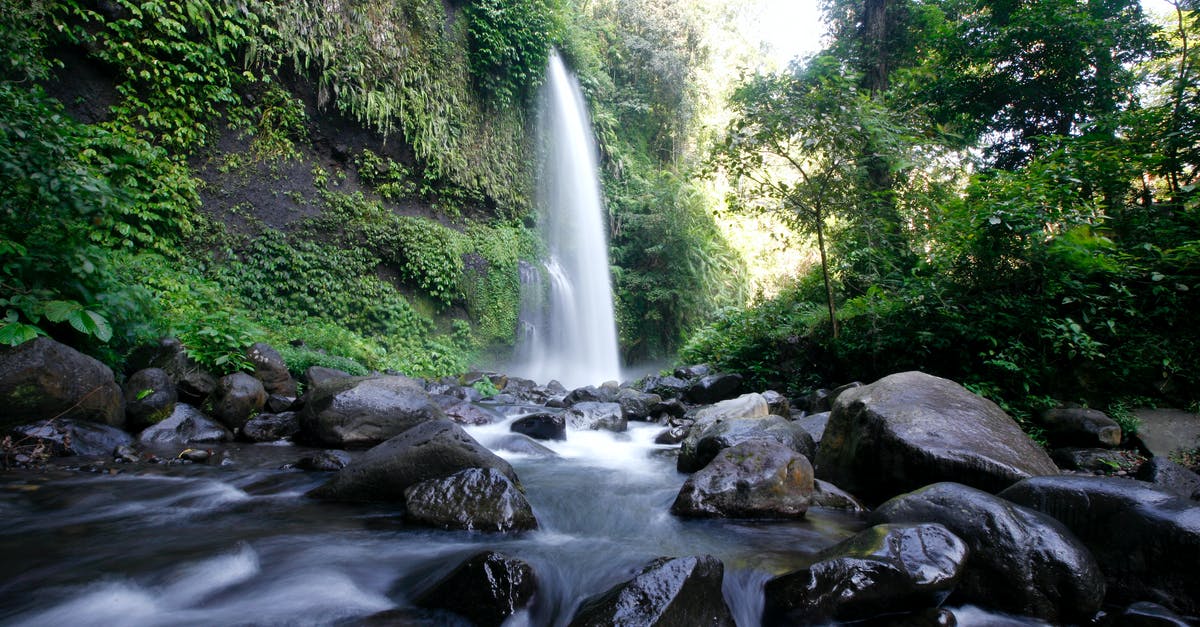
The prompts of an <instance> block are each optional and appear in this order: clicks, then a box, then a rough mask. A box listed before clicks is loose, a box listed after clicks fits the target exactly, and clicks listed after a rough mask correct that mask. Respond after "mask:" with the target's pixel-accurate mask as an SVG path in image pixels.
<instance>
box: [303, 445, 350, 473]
mask: <svg viewBox="0 0 1200 627" xmlns="http://www.w3.org/2000/svg"><path fill="white" fill-rule="evenodd" d="M348 465H350V454H349V453H347V452H346V451H338V450H328V451H319V452H316V453H313V454H312V455H308V456H306V457H303V458H301V459H300V460H299V461H297V462H296V467H297V468H299V469H301V470H315V471H318V472H333V471H336V470H341V469H343V468H345V467H346V466H348Z"/></svg>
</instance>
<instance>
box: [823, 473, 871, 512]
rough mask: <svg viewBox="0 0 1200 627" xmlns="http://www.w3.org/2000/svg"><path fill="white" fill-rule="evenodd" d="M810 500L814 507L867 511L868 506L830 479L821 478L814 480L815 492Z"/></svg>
mask: <svg viewBox="0 0 1200 627" xmlns="http://www.w3.org/2000/svg"><path fill="white" fill-rule="evenodd" d="M810 500H811V503H810V504H811V505H812V507H824V508H827V509H841V510H846V511H849V512H865V511H867V506H866V505H863V504H862V502H861V501H859V500H858V499H857V498H854V495H853V494H850V493H849V492H847V491H845V490H843V489H841V488H839V487H837V486H835V485H833V484H832V483H829V482H828V481H821V480H820V479H816V480H814V481H813V492H812V498H811V499H810Z"/></svg>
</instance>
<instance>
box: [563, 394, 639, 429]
mask: <svg viewBox="0 0 1200 627" xmlns="http://www.w3.org/2000/svg"><path fill="white" fill-rule="evenodd" d="M563 418H565V419H566V421H567V425H569V426H570V427H571V428H572V429H577V430H579V431H600V430H604V431H615V432H618V433H619V432H621V431H625V430H626V429H627V428H629V422H628V421H627V420H625V416H624V415H623V414H622V412H621V405H620V404H618V403H595V402H591V401H585V402H580V403H575V404H574V405H572V406H570V407H568V408H567V410H566V411H564V412H563Z"/></svg>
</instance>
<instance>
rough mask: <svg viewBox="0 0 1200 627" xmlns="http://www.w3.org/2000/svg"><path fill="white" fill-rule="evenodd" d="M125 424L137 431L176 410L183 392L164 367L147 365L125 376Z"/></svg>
mask: <svg viewBox="0 0 1200 627" xmlns="http://www.w3.org/2000/svg"><path fill="white" fill-rule="evenodd" d="M124 394H125V426H126V428H128V429H129V430H130V431H133V432H137V431H141V430H142V429H145V428H146V427H148V426H150V425H152V424H154V423H156V422H158V421H160V420H162V419H163V418H166V417H167V416H170V415H171V412H173V411H175V403H176V402H178V401H179V396H178V394H176V392H175V384H174V383H172V382H171V377H170V376H168V375H167V371H166V370H163V369H162V368H143V369H142V370H138V371H137V372H135V373H133V374H132V375H130V377H129V378H128V379H126V380H125V387H124Z"/></svg>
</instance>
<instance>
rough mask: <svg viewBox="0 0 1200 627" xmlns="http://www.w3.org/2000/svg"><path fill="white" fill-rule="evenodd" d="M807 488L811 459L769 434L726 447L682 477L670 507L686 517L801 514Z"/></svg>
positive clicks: (810, 481)
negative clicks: (775, 440)
mask: <svg viewBox="0 0 1200 627" xmlns="http://www.w3.org/2000/svg"><path fill="white" fill-rule="evenodd" d="M812 491H813V469H812V464H810V463H809V461H808V459H807V458H805V457H804V456H803V455H801V454H799V453H797V452H796V451H794V450H792V449H791V448H789V447H787V446H784V445H783V444H779V443H777V442H774V441H771V440H752V441H748V442H742V443H741V444H737V445H735V446H731V447H729V448H726V449H724V450H722V451H720V452H719V453H717V454H716V456H715V458H714V459H713V460H712V461H711V462H710V463H709V464H708V465H707V466H705V467H704V468H702V469H700V470H699V471H697V472H696V473H695V474H693V475H692V476H691V477H688V479H687V481H685V482H684V484H683V487H682V488H680V489H679V494H678V495H677V496H676V498H675V502H674V504H672V505H671V513H672V514H675V515H677V516H690V517H725V518H801V517H803V516H804V513H805V512H806V511H808V505H809V500H810V498H811V496H812Z"/></svg>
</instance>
